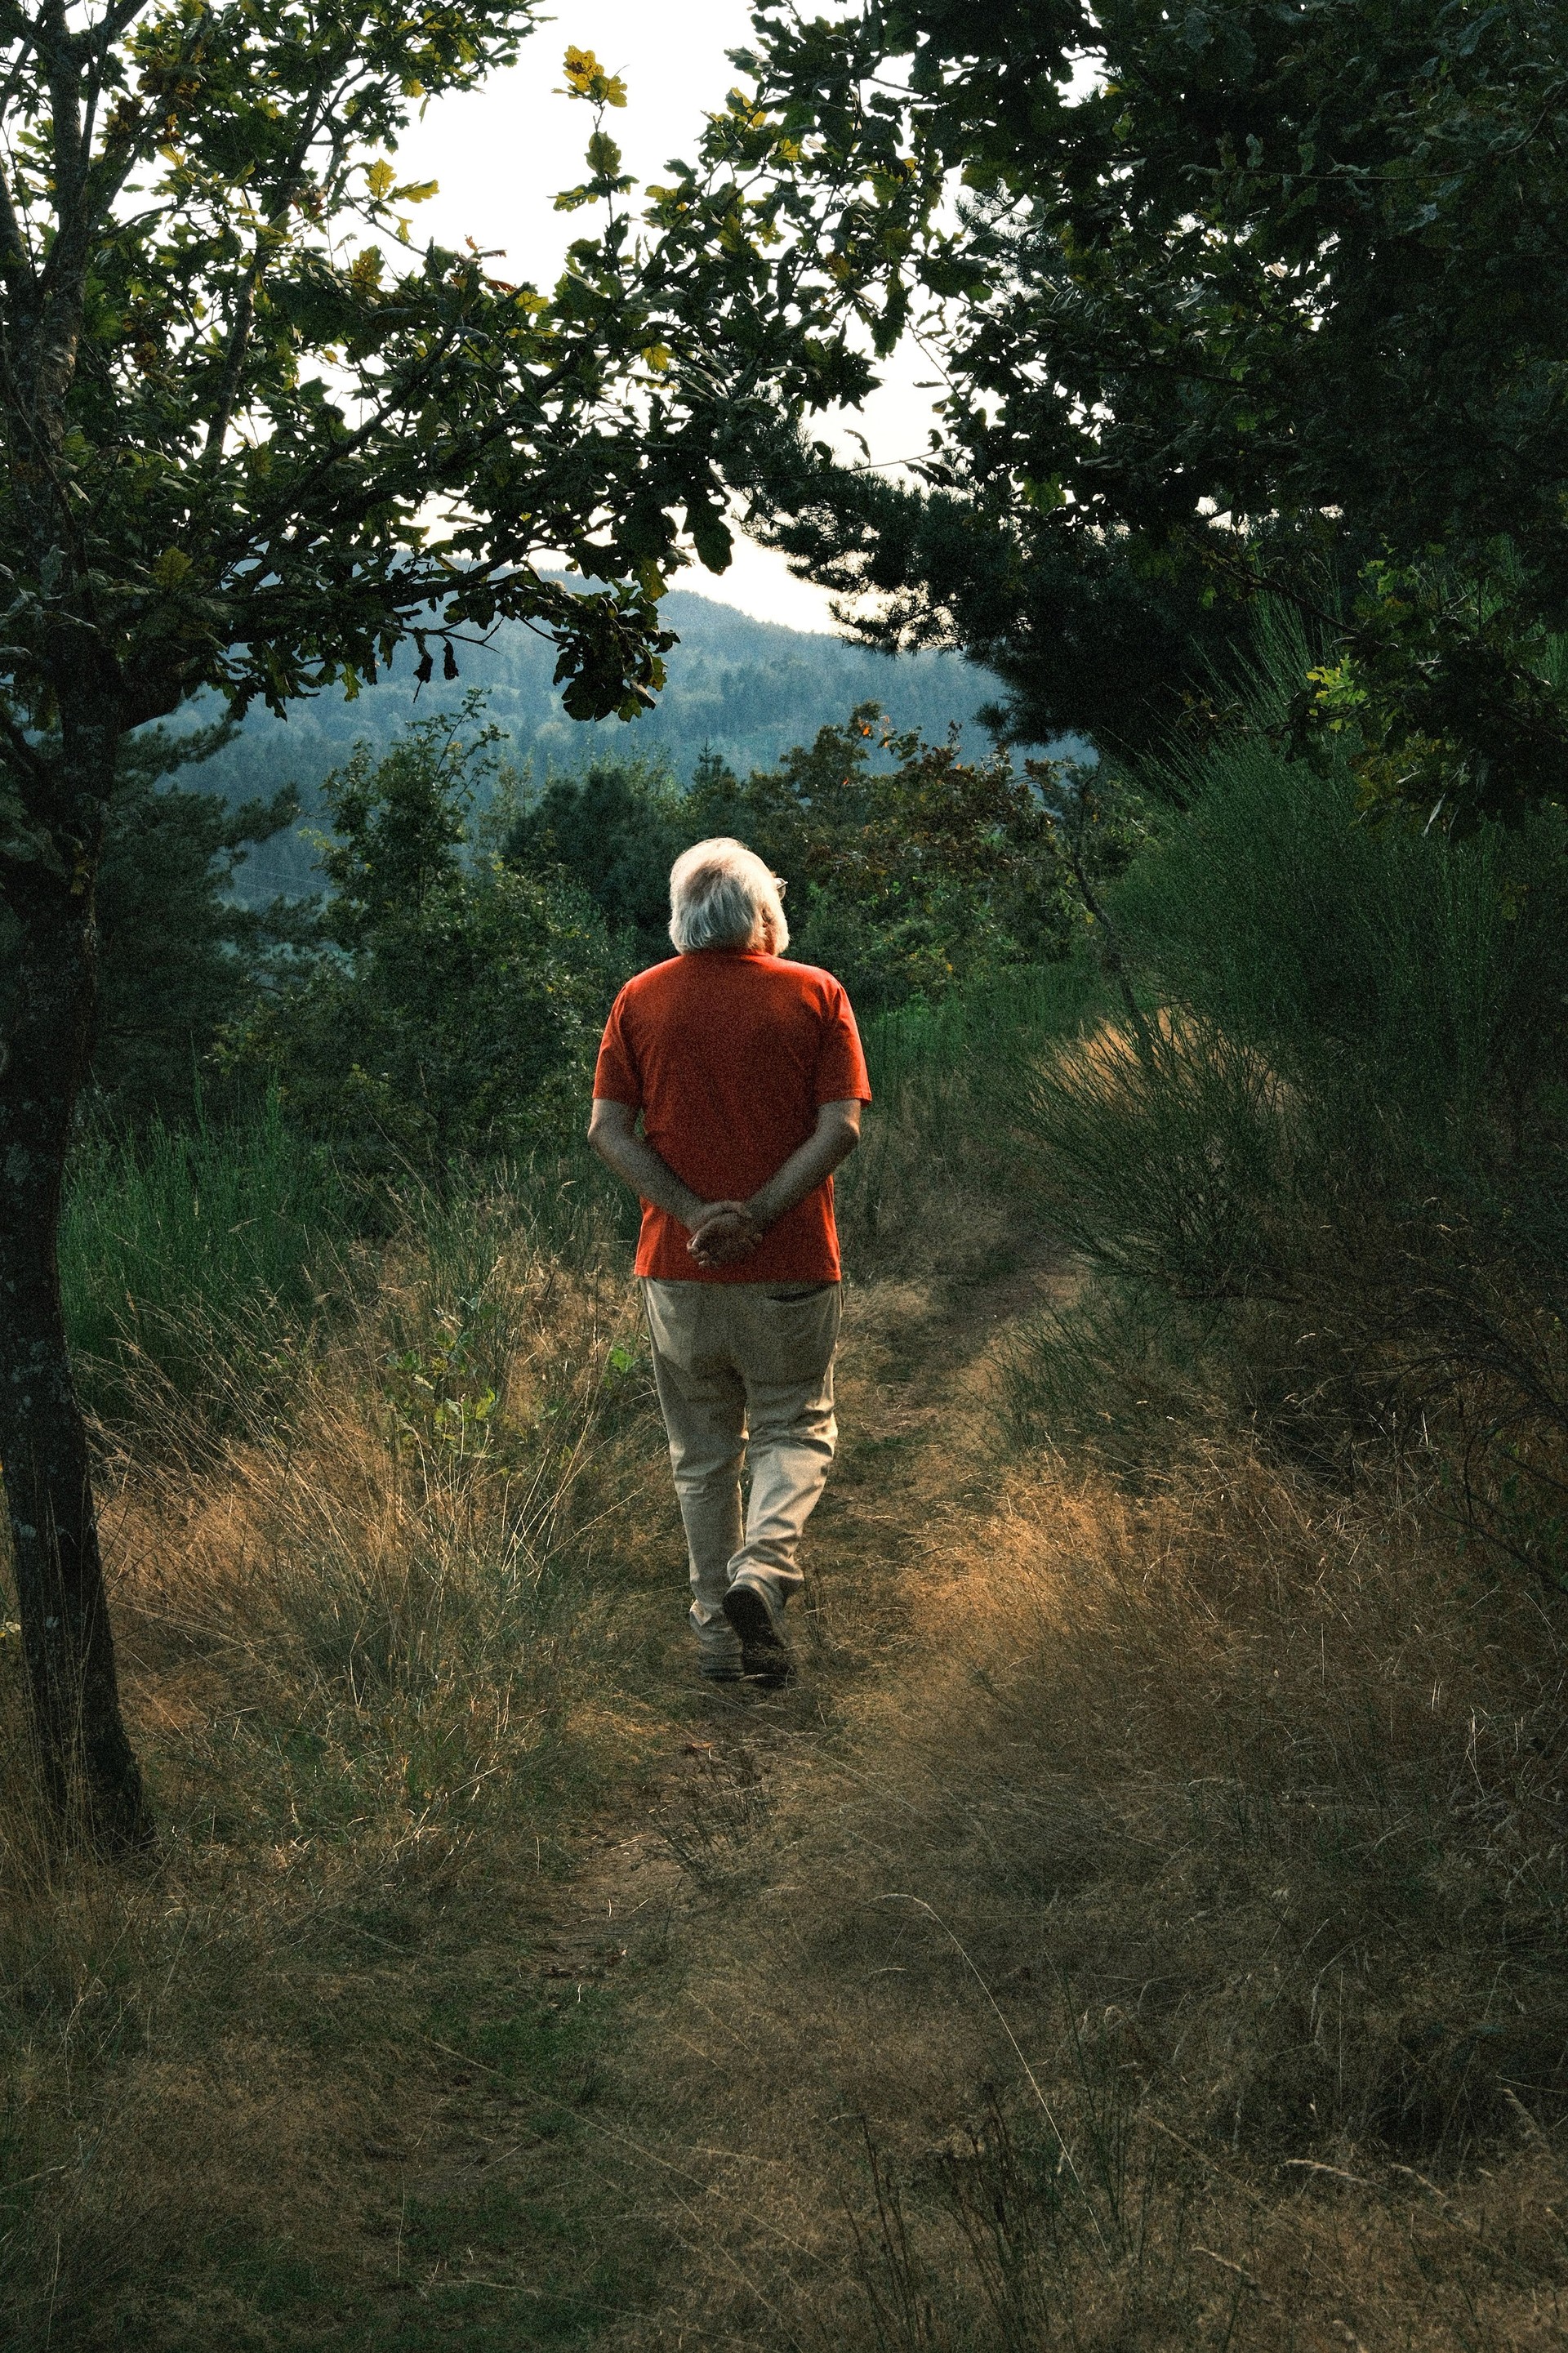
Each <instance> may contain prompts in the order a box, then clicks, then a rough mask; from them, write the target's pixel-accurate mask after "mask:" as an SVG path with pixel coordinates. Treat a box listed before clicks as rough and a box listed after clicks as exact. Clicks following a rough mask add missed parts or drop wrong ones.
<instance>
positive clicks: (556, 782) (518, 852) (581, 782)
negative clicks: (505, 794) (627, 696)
mask: <svg viewBox="0 0 1568 2353" xmlns="http://www.w3.org/2000/svg"><path fill="white" fill-rule="evenodd" d="M696 839H700V836H698V835H696V834H694V833H693V832H692V830H691V819H690V815H689V809H688V805H687V803H686V801H685V800H684V798H683V797H682V795H681V792H680V789H679V786H677V784H676V782H675V780H674V778H673V777H672V776H670V775H669V773H668V770H667V769H665V768H663V767H661V766H660V765H658V763H657V762H655V761H649V760H641V759H637V758H632V759H626V760H595V761H593V762H591V763H590V765H588V766H587V767H586V768H584V770H583V771H582V772H581V773H580V774H579V775H577V776H552V778H551V779H550V781H549V783H548V784H547V785H546V786H544V788H543V790H542V792H540V793H537V794H534V795H531V796H530V797H528V798H526V799H525V800H523V801H522V802H521V805H520V806H519V807H518V809H517V812H516V814H515V815H514V816H513V817H512V818H511V820H510V824H508V825H507V827H506V828H505V830H504V831H503V832H502V834H501V839H500V854H501V856H502V858H503V859H504V860H506V862H507V864H508V865H509V866H513V867H516V868H517V869H518V870H519V871H521V872H523V873H528V874H534V875H538V876H540V877H548V876H549V875H551V874H560V873H564V874H567V875H569V876H570V877H571V879H572V881H574V882H575V883H576V885H577V887H578V888H579V890H581V891H583V892H585V893H586V894H587V896H588V897H589V898H590V899H591V900H592V901H593V902H594V903H595V906H596V907H597V908H598V909H599V912H600V913H601V914H602V915H603V916H604V918H605V923H607V924H608V925H609V926H610V929H611V931H612V932H613V933H614V934H616V937H617V942H618V944H621V945H623V946H624V947H625V950H626V955H627V957H628V960H629V961H631V962H634V963H635V964H637V965H639V966H641V965H649V964H657V963H658V961H659V959H660V958H661V957H662V956H667V955H669V953H670V945H669V870H670V868H671V866H673V865H674V863H675V860H676V859H677V858H678V857H679V854H680V852H681V851H682V850H683V849H686V848H687V846H688V845H689V843H690V842H692V841H694V840H696Z"/></svg>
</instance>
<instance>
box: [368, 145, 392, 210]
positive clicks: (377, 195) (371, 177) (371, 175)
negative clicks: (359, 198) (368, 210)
mask: <svg viewBox="0 0 1568 2353" xmlns="http://www.w3.org/2000/svg"><path fill="white" fill-rule="evenodd" d="M396 177H397V174H396V173H395V171H394V170H393V168H392V166H391V164H389V163H388V162H387V161H386V158H385V157H384V155H378V156H377V158H376V160H375V162H374V164H371V166H370V168H369V170H368V171H367V172H366V173H365V178H366V180H367V181H368V183H369V185H370V193H371V195H372V196H373V197H374V199H375V202H376V203H377V204H380V202H381V200H382V198H383V196H384V195H385V194H386V192H387V190H388V189H389V188H390V187H391V185H392V184H393V182H394V181H395V179H396Z"/></svg>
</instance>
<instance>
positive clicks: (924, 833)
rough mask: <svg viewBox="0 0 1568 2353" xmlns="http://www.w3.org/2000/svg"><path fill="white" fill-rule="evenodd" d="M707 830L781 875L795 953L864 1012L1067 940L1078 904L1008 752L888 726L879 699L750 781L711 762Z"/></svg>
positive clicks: (929, 994)
mask: <svg viewBox="0 0 1568 2353" xmlns="http://www.w3.org/2000/svg"><path fill="white" fill-rule="evenodd" d="M687 806H688V807H689V811H690V816H691V822H692V826H693V828H694V830H695V832H696V834H697V835H699V836H700V835H701V834H714V833H717V834H723V833H729V834H736V835H738V836H739V837H740V838H741V839H742V840H745V841H747V842H749V843H750V844H751V846H752V848H753V849H756V850H757V851H759V852H760V854H761V855H762V856H763V858H765V859H766V860H768V862H769V864H770V865H771V866H773V868H774V870H775V871H777V872H778V873H779V874H780V875H782V876H783V877H784V882H785V884H786V886H787V893H788V895H787V905H788V907H789V910H790V921H791V924H792V926H793V928H794V932H795V938H794V944H793V950H792V952H793V953H794V954H795V955H798V956H800V957H801V958H803V959H804V960H805V962H807V963H812V964H823V965H827V966H828V967H829V969H830V970H832V971H833V972H835V973H837V976H838V977H839V978H840V979H841V980H842V981H843V982H844V984H845V986H846V987H847V989H848V991H849V994H850V996H851V997H853V998H854V1000H855V1002H856V1003H857V1005H858V1006H859V1007H860V1008H862V1010H863V1011H865V1012H866V1013H868V1014H869V1013H874V1012H878V1011H880V1010H882V1009H884V1008H888V1007H890V1006H895V1005H902V1004H905V1003H907V1002H908V1001H910V999H911V998H924V999H928V1000H933V1001H934V1000H936V999H938V998H941V997H944V996H946V995H947V994H948V993H949V992H950V991H951V990H952V988H953V987H956V986H957V985H958V984H959V983H961V982H962V981H964V980H966V979H970V978H973V977H977V976H980V975H981V974H983V973H986V972H993V971H998V970H1002V969H1005V968H1006V967H1009V966H1012V965H1037V964H1041V963H1046V962H1049V961H1051V960H1052V959H1054V958H1057V957H1059V956H1061V955H1065V954H1066V952H1067V949H1068V943H1069V940H1070V937H1071V922H1072V918H1071V913H1070V910H1069V904H1068V898H1067V896H1066V894H1065V892H1064V889H1063V882H1062V877H1061V873H1060V871H1059V866H1058V857H1057V851H1056V842H1055V836H1054V829H1053V827H1052V824H1051V821H1050V818H1049V814H1048V811H1047V808H1046V807H1045V805H1044V803H1043V801H1042V799H1041V797H1040V794H1039V793H1038V791H1037V789H1036V788H1035V786H1034V785H1033V783H1032V782H1031V780H1030V779H1029V778H1028V777H1027V776H1021V775H1019V774H1018V773H1016V771H1015V769H1014V768H1013V765H1012V764H1011V762H1010V761H1009V760H1008V759H1007V758H1006V756H1005V754H995V755H994V756H993V757H992V758H990V759H988V760H984V761H981V762H975V763H972V762H968V761H965V760H963V759H961V758H960V756H959V753H958V749H957V746H956V744H954V743H953V742H952V741H949V742H948V743H946V744H925V743H922V742H921V739H920V737H919V736H918V735H916V734H913V733H900V732H899V731H898V730H896V729H894V728H892V727H891V726H889V724H888V723H886V722H885V721H884V719H883V717H882V713H881V712H880V711H879V708H878V706H877V705H876V704H875V703H874V702H867V703H862V704H860V705H859V706H858V709H857V710H856V711H854V712H852V713H851V714H850V717H849V720H848V722H847V724H845V725H844V726H842V727H823V728H819V729H818V731H817V733H816V740H815V741H814V742H813V743H811V744H797V745H796V746H795V749H794V750H793V751H791V752H789V753H787V754H785V756H784V760H783V762H782V763H781V765H780V766H779V767H778V768H777V769H775V770H773V771H771V772H766V773H761V774H753V775H752V776H750V777H749V778H748V779H747V780H746V782H745V783H744V784H742V782H741V781H740V779H739V778H738V777H736V776H733V775H732V774H731V771H730V770H729V769H727V768H726V767H724V766H723V765H721V763H719V762H717V761H713V760H709V761H705V762H704V763H703V764H702V765H700V767H699V770H698V773H697V775H696V776H695V777H694V778H693V780H692V786H691V791H690V794H689V799H688V804H687Z"/></svg>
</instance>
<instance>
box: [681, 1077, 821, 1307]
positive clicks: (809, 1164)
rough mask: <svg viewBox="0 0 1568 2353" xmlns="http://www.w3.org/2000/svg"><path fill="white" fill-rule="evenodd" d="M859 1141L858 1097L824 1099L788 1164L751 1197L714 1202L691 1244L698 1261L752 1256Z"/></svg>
mask: <svg viewBox="0 0 1568 2353" xmlns="http://www.w3.org/2000/svg"><path fill="white" fill-rule="evenodd" d="M859 1141H860V1104H859V1103H858V1101H857V1100H856V1099H855V1098H854V1097H853V1096H850V1097H847V1099H846V1100H845V1101H844V1102H842V1103H823V1104H822V1105H821V1106H820V1108H819V1109H818V1112H817V1114H816V1128H815V1129H814V1131H813V1132H812V1134H810V1135H808V1136H807V1137H806V1140H805V1143H804V1144H803V1145H801V1146H800V1148H799V1149H798V1151H795V1152H792V1153H791V1154H790V1156H789V1158H788V1159H787V1160H786V1161H785V1162H784V1166H783V1167H782V1168H779V1169H775V1171H774V1172H773V1176H770V1177H769V1179H768V1181H767V1183H766V1184H765V1185H763V1186H761V1187H759V1188H758V1190H757V1191H756V1192H754V1193H753V1194H752V1198H751V1199H750V1200H749V1201H738V1202H736V1201H720V1202H715V1203H714V1204H713V1205H712V1206H711V1207H710V1208H709V1210H708V1211H707V1214H706V1216H705V1217H704V1219H703V1220H702V1223H701V1225H700V1228H699V1229H698V1230H697V1231H696V1232H694V1233H693V1235H692V1237H691V1240H690V1242H689V1244H688V1248H689V1250H690V1252H691V1255H692V1257H693V1258H694V1259H695V1260H696V1261H697V1263H698V1265H699V1266H733V1265H734V1264H735V1263H736V1261H738V1260H740V1259H742V1258H749V1257H750V1256H751V1253H752V1250H755V1249H756V1247H757V1244H758V1243H759V1242H760V1241H761V1240H762V1239H763V1235H764V1234H765V1233H766V1232H767V1230H768V1228H769V1227H770V1226H775V1225H777V1223H778V1221H779V1219H781V1218H782V1217H784V1215H785V1213H786V1212H787V1211H788V1210H790V1209H793V1208H795V1204H796V1202H797V1201H804V1200H805V1197H806V1195H807V1194H808V1193H815V1192H816V1188H817V1187H818V1186H819V1185H820V1184H821V1183H822V1181H823V1179H824V1178H825V1177H826V1176H832V1174H833V1172H834V1170H835V1169H836V1168H837V1166H838V1165H839V1163H840V1161H843V1160H847V1159H848V1157H849V1155H850V1154H851V1153H852V1152H853V1151H854V1149H855V1147H856V1145H858V1143H859Z"/></svg>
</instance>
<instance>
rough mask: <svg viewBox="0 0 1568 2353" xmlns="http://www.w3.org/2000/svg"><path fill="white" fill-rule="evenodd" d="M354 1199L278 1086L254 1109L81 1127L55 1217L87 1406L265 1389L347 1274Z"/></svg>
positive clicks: (237, 1397) (179, 1404)
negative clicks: (86, 1130)
mask: <svg viewBox="0 0 1568 2353" xmlns="http://www.w3.org/2000/svg"><path fill="white" fill-rule="evenodd" d="M351 1213H352V1204H351V1201H350V1199H349V1197H348V1194H347V1192H346V1189H345V1187H344V1186H343V1183H342V1179H341V1178H340V1176H339V1175H338V1172H337V1170H336V1168H335V1167H334V1166H333V1163H332V1161H331V1158H330V1157H329V1156H328V1155H326V1154H325V1153H323V1152H322V1151H321V1149H320V1148H319V1147H317V1146H316V1145H311V1144H309V1143H306V1142H305V1141H303V1140H302V1139H301V1138H300V1136H299V1135H298V1134H295V1133H294V1131H293V1130H292V1129H290V1127H289V1125H288V1124H287V1122H286V1121H285V1120H284V1118H283V1116H282V1113H281V1111H280V1108H279V1103H278V1102H277V1100H276V1098H275V1097H274V1098H271V1099H269V1100H268V1102H267V1103H266V1104H265V1106H264V1107H263V1108H262V1109H261V1110H260V1111H259V1112H258V1113H257V1114H256V1115H255V1116H254V1117H253V1118H251V1119H249V1120H247V1121H246V1122H243V1123H240V1124H233V1125H228V1124H226V1125H221V1126H208V1125H205V1124H203V1125H198V1126H196V1127H195V1128H193V1129H190V1130H185V1131H181V1132H178V1133H176V1132H175V1131H173V1130H171V1129H169V1128H166V1127H163V1125H161V1124H153V1125H152V1126H150V1127H149V1128H147V1129H146V1130H144V1131H143V1132H142V1133H141V1134H138V1135H135V1136H104V1135H98V1136H89V1137H88V1138H86V1139H85V1140H84V1142H83V1143H82V1145H81V1146H80V1147H79V1151H78V1153H77V1155H76V1158H75V1161H74V1163H73V1165H72V1168H71V1172H70V1179H69V1184H68V1192H67V1197H66V1204H65V1213H64V1216H63V1218H62V1220H61V1226H60V1245H59V1247H60V1282H61V1289H62V1292H63V1294H64V1301H65V1312H66V1326H67V1330H68V1333H69V1335H70V1339H71V1344H72V1346H73V1349H74V1351H75V1354H76V1360H77V1366H78V1377H79V1382H80V1385H81V1388H82V1390H83V1394H84V1397H85V1399H86V1401H87V1403H88V1404H89V1407H90V1408H91V1409H93V1410H94V1411H96V1412H98V1413H99V1414H100V1415H103V1416H106V1417H109V1418H110V1419H113V1418H115V1417H119V1416H123V1415H125V1414H127V1413H129V1412H132V1411H133V1410H141V1409H144V1408H145V1406H146V1404H147V1401H148V1392H149V1388H150V1387H151V1388H156V1389H157V1390H158V1391H159V1392H160V1394H161V1395H162V1396H163V1399H164V1401H165V1407H166V1409H171V1410H175V1411H179V1412H188V1411H189V1410H190V1409H193V1408H200V1409H203V1410H205V1409H209V1408H211V1407H213V1406H215V1405H216V1403H217V1402H218V1400H219V1398H220V1396H223V1397H226V1398H229V1399H230V1400H231V1401H233V1402H236V1403H238V1402H241V1401H243V1399H244V1398H245V1395H246V1393H247V1389H251V1388H253V1387H254V1388H255V1389H256V1390H260V1389H263V1388H265V1389H266V1390H267V1391H268V1393H270V1392H271V1390H272V1389H274V1388H276V1384H277V1381H278V1379H279V1376H280V1375H281V1374H283V1373H284V1372H285V1371H286V1360H287V1359H288V1358H289V1355H290V1354H291V1352H292V1351H293V1350H294V1349H295V1348H296V1347H297V1346H298V1345H299V1344H300V1340H301V1337H302V1335H304V1334H306V1333H308V1331H309V1330H310V1325H311V1324H312V1323H313V1322H314V1321H315V1320H316V1319H317V1318H318V1316H319V1314H320V1312H321V1307H322V1305H323V1303H324V1299H325V1295H326V1293H328V1292H329V1290H331V1289H333V1288H336V1287H338V1286H339V1285H340V1284H341V1282H342V1247H343V1244H344V1242H345V1240H346V1239H347V1236H348V1233H349V1231H350V1225H351Z"/></svg>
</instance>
